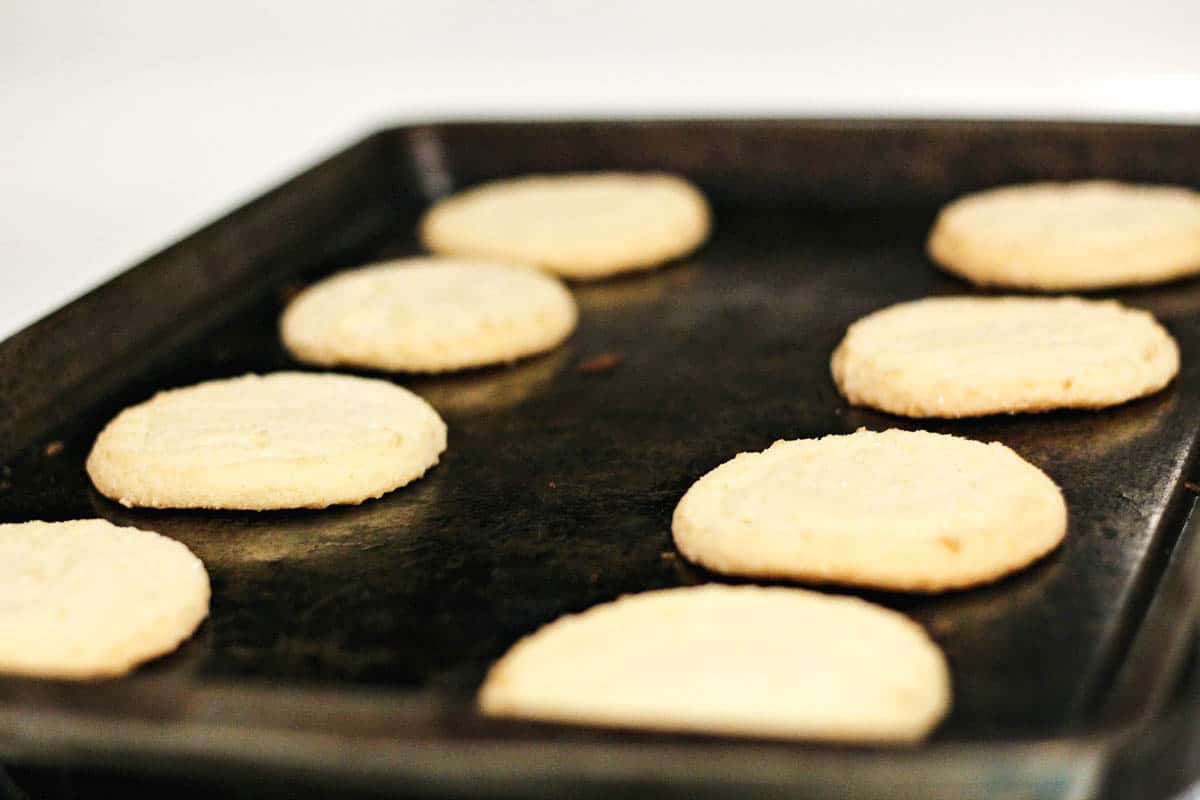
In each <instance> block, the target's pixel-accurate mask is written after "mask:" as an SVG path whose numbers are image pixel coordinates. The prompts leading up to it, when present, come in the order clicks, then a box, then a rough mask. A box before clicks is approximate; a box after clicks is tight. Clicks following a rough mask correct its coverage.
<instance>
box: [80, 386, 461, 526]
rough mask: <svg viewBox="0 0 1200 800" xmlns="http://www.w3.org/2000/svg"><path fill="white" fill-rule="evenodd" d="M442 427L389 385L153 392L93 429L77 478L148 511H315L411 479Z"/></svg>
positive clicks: (442, 440)
mask: <svg viewBox="0 0 1200 800" xmlns="http://www.w3.org/2000/svg"><path fill="white" fill-rule="evenodd" d="M445 449H446V425H445V423H443V422H442V420H441V418H440V417H439V416H438V415H437V412H436V411H434V410H433V409H432V408H430V407H429V404H428V403H426V402H425V401H424V400H422V399H421V398H419V397H417V396H416V395H415V394H413V393H412V392H409V391H408V390H406V389H402V388H401V387H399V386H396V385H395V384H392V383H389V382H387V381H382V380H372V379H369V378H355V377H350V376H348V375H335V374H332V373H325V374H318V373H305V372H276V373H273V374H270V375H245V376H243V377H240V378H230V379H226V380H217V381H209V382H207V383H200V384H197V385H195V386H188V387H185V388H182V389H173V390H171V391H166V392H159V393H158V394H156V395H155V396H154V397H153V398H151V399H150V400H148V401H146V402H145V403H142V404H140V405H136V406H133V407H131V408H127V409H125V410H124V411H122V412H121V413H120V414H118V415H117V417H116V418H115V419H113V421H112V422H110V423H109V424H108V426H107V427H106V428H105V429H104V431H103V432H101V434H100V436H99V438H97V439H96V444H95V446H94V447H93V448H92V452H91V455H90V456H88V460H87V470H88V474H89V475H90V476H91V478H92V482H93V483H94V484H95V485H96V488H97V489H99V490H100V492H101V493H102V494H104V495H105V496H107V497H110V498H112V499H113V500H116V501H117V502H119V503H121V504H123V505H127V506H149V507H152V508H231V509H247V510H265V509H277V508H324V507H326V506H329V505H334V504H346V503H348V504H357V503H361V502H362V501H364V500H367V499H369V498H373V497H379V496H380V495H382V494H384V493H385V492H390V491H392V490H393V489H396V488H399V487H401V486H403V485H405V484H406V483H409V482H411V481H413V480H416V479H417V478H419V477H421V475H423V474H424V473H425V471H426V470H428V469H429V468H430V467H432V466H433V465H434V464H436V463H437V461H438V456H439V455H440V454H441V452H442V451H443V450H445Z"/></svg>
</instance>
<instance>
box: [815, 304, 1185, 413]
mask: <svg viewBox="0 0 1200 800" xmlns="http://www.w3.org/2000/svg"><path fill="white" fill-rule="evenodd" d="M831 368H832V371H833V378H834V381H835V382H836V383H837V386H838V389H839V390H840V391H841V393H842V394H843V395H845V397H846V398H847V399H848V400H849V401H850V402H851V403H854V404H856V405H864V406H871V407H872V408H878V409H880V410H882V411H888V412H890V413H892V414H901V415H904V416H908V417H973V416H980V415H983V414H1001V413H1017V412H1031V411H1048V410H1050V409H1055V408H1103V407H1105V406H1111V405H1116V404H1118V403H1124V402H1126V401H1127V400H1132V399H1133V398H1135V397H1142V396H1143V395H1148V394H1153V393H1154V392H1157V391H1158V390H1160V389H1162V388H1163V387H1164V386H1166V385H1167V384H1168V383H1170V382H1171V379H1172V378H1174V377H1175V374H1176V373H1177V372H1178V371H1179V348H1178V347H1177V346H1176V344H1175V340H1174V339H1172V338H1171V336H1170V334H1168V333H1167V332H1166V331H1165V330H1164V329H1163V327H1162V326H1161V325H1159V324H1158V322H1157V321H1156V320H1155V319H1154V317H1153V316H1151V315H1150V314H1148V313H1147V312H1145V311H1137V310H1134V309H1130V308H1126V307H1125V306H1122V305H1120V304H1119V303H1117V302H1115V301H1111V300H1109V301H1103V302H1101V301H1097V300H1081V299H1078V298H1074V297H1064V298H1041V297H934V298H927V299H924V300H916V301H914V302H910V303H900V304H898V305H894V306H890V307H888V308H885V309H882V310H880V311H876V312H874V313H872V314H868V315H867V316H865V317H863V318H862V319H860V320H858V321H857V322H855V323H854V324H853V325H851V326H850V328H849V330H847V332H846V337H845V338H844V339H843V340H842V342H841V344H839V345H838V347H837V349H836V350H835V351H834V353H833V359H832V363H831Z"/></svg>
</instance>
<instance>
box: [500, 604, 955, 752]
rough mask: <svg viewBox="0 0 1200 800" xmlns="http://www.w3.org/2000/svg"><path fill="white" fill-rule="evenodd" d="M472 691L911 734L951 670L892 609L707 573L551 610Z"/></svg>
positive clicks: (801, 727)
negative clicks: (566, 611)
mask: <svg viewBox="0 0 1200 800" xmlns="http://www.w3.org/2000/svg"><path fill="white" fill-rule="evenodd" d="M479 704H480V707H481V709H482V710H483V712H484V713H486V714H491V715H498V716H509V717H524V718H531V719H540V720H547V721H556V722H569V723H582V724H591V725H605V726H620V727H640V728H652V729H657V730H674V731H699V732H704V733H720V734H734V735H746V736H774V737H788V738H802V739H824V740H836V741H856V742H866V741H870V742H907V741H914V740H917V739H920V738H922V737H924V736H925V735H926V734H928V733H929V731H930V730H932V729H933V727H934V726H935V725H937V723H938V722H939V721H940V720H941V719H942V717H943V716H945V714H946V711H947V710H948V708H949V705H950V675H949V670H948V669H947V666H946V661H945V658H944V657H943V656H942V653H941V651H940V650H939V649H938V647H937V645H935V644H934V643H933V642H932V641H931V640H930V639H929V637H928V636H927V635H926V634H925V632H924V631H923V630H922V629H921V627H920V626H919V625H917V624H916V623H915V622H913V621H912V620H910V619H908V618H907V617H905V616H903V615H902V614H899V613H897V612H895V611H891V610H890V609H886V608H883V607H882V606H877V605H874V604H872V603H868V602H866V601H864V600H860V599H858V598H854V597H836V596H832V595H824V594H819V593H817V592H810V591H804V590H802V589H787V588H761V587H757V586H722V585H719V584H708V585H705V586H693V587H688V588H682V589H666V590H660V591H653V592H645V593H643V594H635V595H628V596H626V597H622V598H620V599H619V600H616V601H615V602H611V603H605V604H604V605H599V606H595V607H593V608H591V609H588V610H587V611H585V612H583V613H582V614H576V615H572V616H566V617H561V618H559V619H557V620H555V621H554V622H551V623H550V624H549V625H546V626H545V627H543V628H541V629H540V630H538V631H537V632H536V633H534V634H532V635H530V636H527V637H525V638H524V639H522V640H521V641H519V642H517V644H516V645H515V646H514V647H513V648H512V649H511V650H509V651H508V653H507V654H505V656H504V657H503V658H501V659H500V660H499V661H498V662H497V663H496V664H495V665H494V666H493V667H492V669H491V671H490V672H489V673H488V676H487V679H486V681H485V682H484V684H483V688H482V689H481V690H480V693H479Z"/></svg>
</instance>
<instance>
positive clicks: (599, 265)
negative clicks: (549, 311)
mask: <svg viewBox="0 0 1200 800" xmlns="http://www.w3.org/2000/svg"><path fill="white" fill-rule="evenodd" d="M709 225H710V222H709V211H708V203H707V202H706V201H705V199H704V195H703V194H701V193H700V191H699V190H698V189H697V188H696V187H695V186H693V185H692V184H691V183H689V182H688V181H686V180H684V179H683V178H680V177H677V176H674V175H667V174H662V173H631V172H598V173H577V174H567V175H535V176H529V177H524V178H513V179H509V180H501V181H495V182H492V183H488V184H484V185H482V186H477V187H475V188H473V189H468V190H467V191H464V192H460V193H459V194H456V195H453V196H452V197H449V198H446V199H444V200H442V201H440V202H438V203H437V204H435V205H434V206H433V207H432V208H431V209H430V210H429V211H428V212H427V213H426V215H425V217H424V218H423V219H422V221H421V226H420V235H421V241H422V242H424V244H425V246H426V247H428V248H429V249H430V250H431V251H433V252H435V253H442V254H445V255H454V256H478V257H482V258H496V259H499V260H501V261H507V262H512V263H515V264H528V265H531V266H535V267H539V268H541V269H545V270H547V271H549V272H554V273H557V274H559V275H563V276H565V277H568V278H575V279H581V280H588V279H593V278H603V277H606V276H609V275H615V274H617V273H619V272H629V271H632V270H641V269H649V268H651V267H655V266H658V265H659V264H662V263H664V262H666V261H670V260H671V259H674V258H680V257H682V256H685V255H687V254H688V253H690V252H692V251H693V250H695V249H696V248H697V247H699V246H700V245H701V244H702V243H703V242H704V240H705V239H706V238H708V232H709Z"/></svg>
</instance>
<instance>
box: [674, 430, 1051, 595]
mask: <svg viewBox="0 0 1200 800" xmlns="http://www.w3.org/2000/svg"><path fill="white" fill-rule="evenodd" d="M671 528H672V532H673V534H674V536H675V544H676V546H678V547H679V551H680V552H681V553H683V555H684V556H686V557H687V558H688V559H689V560H691V561H695V562H696V563H698V564H701V565H703V566H705V567H707V568H708V569H711V570H713V571H714V572H721V573H725V574H729V575H745V576H750V577H764V578H787V579H794V580H801V581H811V582H814V583H835V584H845V585H851V586H869V587H873V588H878V589H889V590H893V591H911V592H939V591H944V590H947V589H958V588H962V587H966V586H973V585H975V584H979V583H986V582H988V581H994V580H996V579H997V578H1000V577H1002V576H1004V575H1007V574H1008V573H1010V572H1014V571H1016V570H1019V569H1021V568H1022V567H1025V566H1026V565H1028V564H1030V563H1031V562H1033V561H1034V560H1035V559H1038V558H1040V557H1041V556H1043V555H1045V554H1046V553H1047V552H1049V551H1050V550H1052V549H1053V548H1055V547H1057V546H1058V544H1059V543H1060V542H1061V541H1062V538H1063V536H1064V534H1065V533H1066V530H1067V507H1066V504H1065V503H1064V501H1063V498H1062V493H1061V492H1060V491H1059V490H1058V487H1057V486H1055V485H1054V482H1053V481H1051V480H1050V479H1049V478H1048V477H1046V475H1045V474H1044V473H1043V472H1042V471H1041V470H1039V469H1038V468H1037V467H1035V466H1033V465H1032V464H1030V463H1028V462H1027V461H1025V460H1023V459H1022V458H1021V457H1020V456H1018V455H1017V454H1016V453H1014V452H1013V451H1012V450H1009V449H1008V448H1007V447H1005V446H1004V445H1002V444H999V443H998V442H993V443H991V444H982V443H981V442H974V441H971V440H969V439H961V438H958V437H955V436H944V435H941V434H936V433H925V432H909V431H901V430H890V431H886V432H884V433H872V432H870V431H866V430H861V431H859V432H857V433H852V434H849V435H846V436H826V437H824V438H822V439H797V440H794V441H779V442H776V443H775V444H773V445H771V446H770V447H769V448H767V449H766V450H764V451H762V452H760V453H741V454H740V455H738V456H737V457H736V458H734V459H733V460H732V461H727V462H725V463H724V464H722V465H721V466H719V467H717V468H716V469H714V470H712V471H711V472H709V473H708V474H707V475H705V476H704V477H702V478H701V479H700V480H698V481H696V483H694V484H692V487H691V488H690V489H688V491H687V493H686V494H685V495H684V496H683V499H682V500H680V501H679V505H678V506H677V507H676V508H675V516H674V518H673V520H672V523H671Z"/></svg>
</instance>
